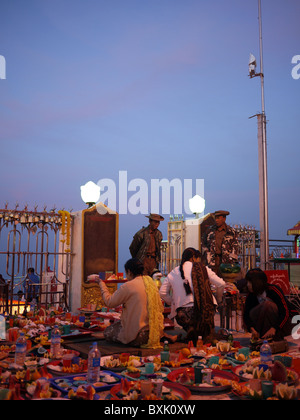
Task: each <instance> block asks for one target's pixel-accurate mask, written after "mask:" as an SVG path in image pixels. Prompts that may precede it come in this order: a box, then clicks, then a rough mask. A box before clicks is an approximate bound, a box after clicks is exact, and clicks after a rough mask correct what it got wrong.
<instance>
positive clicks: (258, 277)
mask: <svg viewBox="0 0 300 420" xmlns="http://www.w3.org/2000/svg"><path fill="white" fill-rule="evenodd" d="M245 279H246V281H247V282H248V281H249V282H250V283H251V284H252V289H253V293H254V294H255V295H261V294H262V293H263V292H264V291H265V290H267V284H268V277H267V275H266V273H265V272H264V271H262V270H261V269H260V268H252V270H249V271H248V272H247V274H246V276H245Z"/></svg>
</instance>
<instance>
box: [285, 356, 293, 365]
mask: <svg viewBox="0 0 300 420" xmlns="http://www.w3.org/2000/svg"><path fill="white" fill-rule="evenodd" d="M292 362H293V358H292V357H291V356H283V364H284V366H285V367H291V366H292Z"/></svg>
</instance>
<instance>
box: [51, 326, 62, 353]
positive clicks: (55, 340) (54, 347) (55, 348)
mask: <svg viewBox="0 0 300 420" xmlns="http://www.w3.org/2000/svg"><path fill="white" fill-rule="evenodd" d="M60 341H61V334H60V330H59V328H58V326H57V325H55V326H54V328H53V330H52V333H51V346H50V355H51V357H52V359H60V358H61V344H60Z"/></svg>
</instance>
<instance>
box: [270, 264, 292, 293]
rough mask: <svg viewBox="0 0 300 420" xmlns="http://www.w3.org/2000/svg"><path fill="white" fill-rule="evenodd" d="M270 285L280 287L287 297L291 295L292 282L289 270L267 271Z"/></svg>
mask: <svg viewBox="0 0 300 420" xmlns="http://www.w3.org/2000/svg"><path fill="white" fill-rule="evenodd" d="M265 273H266V275H267V277H268V283H271V284H275V285H276V286H279V287H280V288H281V289H282V291H283V293H284V294H285V295H289V294H290V280H289V273H288V272H287V270H266V271H265Z"/></svg>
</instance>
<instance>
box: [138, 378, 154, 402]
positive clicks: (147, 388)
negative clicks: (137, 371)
mask: <svg viewBox="0 0 300 420" xmlns="http://www.w3.org/2000/svg"><path fill="white" fill-rule="evenodd" d="M152 386H153V385H152V381H150V380H147V379H145V380H142V381H141V395H142V397H143V398H144V397H147V396H148V395H150V394H151V391H152Z"/></svg>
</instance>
